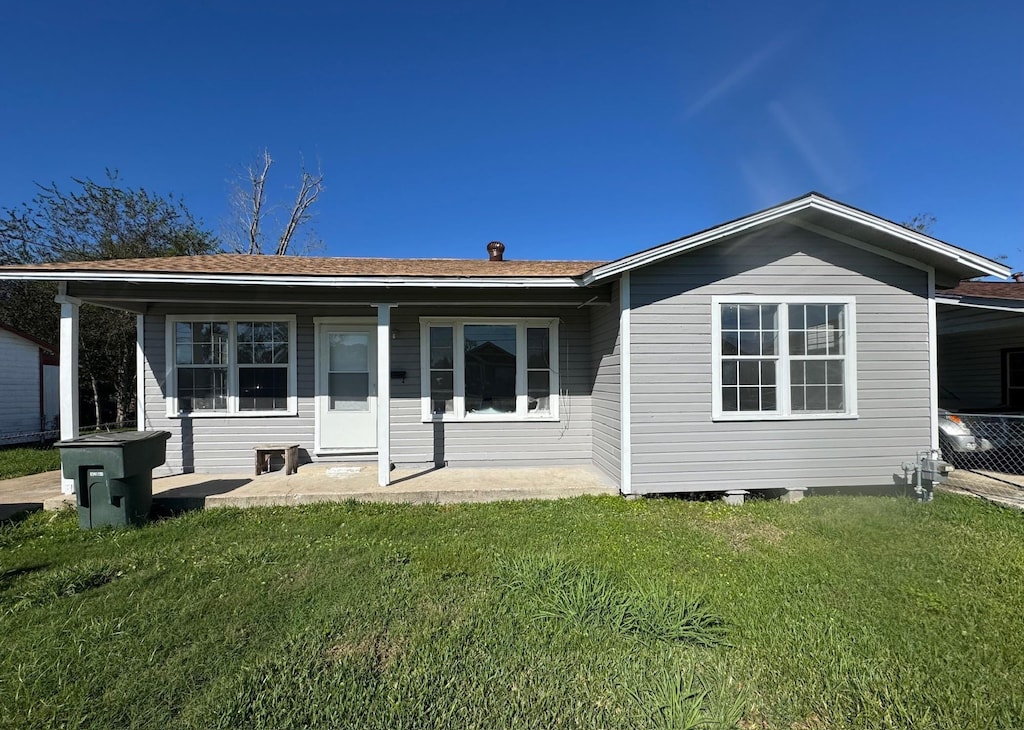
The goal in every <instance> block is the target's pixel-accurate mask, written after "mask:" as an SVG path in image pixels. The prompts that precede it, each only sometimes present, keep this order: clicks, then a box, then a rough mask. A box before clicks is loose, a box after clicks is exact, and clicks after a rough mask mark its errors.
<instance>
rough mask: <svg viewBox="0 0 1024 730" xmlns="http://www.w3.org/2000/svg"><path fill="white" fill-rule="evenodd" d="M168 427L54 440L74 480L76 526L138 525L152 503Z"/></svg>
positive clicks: (144, 517)
mask: <svg viewBox="0 0 1024 730" xmlns="http://www.w3.org/2000/svg"><path fill="white" fill-rule="evenodd" d="M170 437H171V434H170V432H168V431H134V432H125V433H96V434H90V435H89V436H81V437H79V438H76V439H69V440H67V441H59V442H57V444H56V445H57V447H58V448H59V449H60V462H61V468H62V469H63V472H64V478H65V479H73V480H74V482H75V495H76V501H77V502H78V526H79V527H81V528H82V529H83V530H88V529H90V528H93V527H101V526H103V525H111V526H113V527H124V526H126V525H141V524H143V523H144V522H145V521H146V520H147V519H148V517H149V508H150V506H151V505H152V504H153V469H154V468H156V467H158V466H160V465H161V464H163V463H164V461H165V460H166V458H167V439H169V438H170Z"/></svg>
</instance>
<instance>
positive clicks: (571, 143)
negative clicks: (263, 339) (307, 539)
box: [0, 0, 1024, 266]
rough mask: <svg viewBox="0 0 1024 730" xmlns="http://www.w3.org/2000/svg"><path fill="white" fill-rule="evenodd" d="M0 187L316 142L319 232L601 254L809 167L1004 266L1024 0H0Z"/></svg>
mask: <svg viewBox="0 0 1024 730" xmlns="http://www.w3.org/2000/svg"><path fill="white" fill-rule="evenodd" d="M5 28H6V31H7V32H5V34H4V43H3V44H0V68H2V69H3V73H2V75H0V79H2V80H0V85H2V87H0V90H2V96H0V99H2V100H3V101H2V104H3V113H2V114H0V141H2V142H0V144H2V152H0V155H2V158H0V159H2V160H3V163H2V167H0V169H2V174H0V207H11V206H14V205H16V204H18V203H21V202H24V201H27V200H28V199H30V198H31V197H32V195H33V194H34V192H35V189H34V186H33V183H35V182H44V183H45V182H50V181H56V182H57V183H59V184H64V183H67V182H68V181H69V178H71V177H72V176H75V177H93V178H95V179H101V178H102V177H103V174H104V169H105V168H108V167H110V168H117V169H118V170H120V172H121V175H122V177H123V178H124V179H125V181H126V182H127V183H128V184H130V185H133V186H140V187H146V188H149V189H152V190H154V191H156V192H159V193H175V194H177V195H181V196H183V197H184V198H185V201H186V203H187V204H188V206H189V207H190V208H191V209H192V210H193V212H194V213H196V214H197V215H198V216H200V217H202V218H203V219H204V221H205V223H206V224H207V225H208V227H210V228H212V229H214V230H215V231H218V230H220V228H221V226H222V225H223V224H224V222H225V219H226V216H227V207H228V205H227V199H228V194H229V181H230V180H231V179H232V178H233V177H234V176H235V173H236V171H237V170H238V169H240V168H241V167H242V166H243V165H244V164H246V163H247V162H249V161H250V160H252V159H253V158H254V157H255V156H256V155H257V154H258V153H259V151H260V150H261V149H263V148H264V147H266V148H268V149H269V150H270V152H271V154H272V155H273V156H274V157H275V159H276V161H277V164H276V165H275V168H274V171H273V175H274V178H273V179H272V183H273V190H272V193H273V195H274V198H275V199H276V200H279V201H284V200H285V199H286V198H287V197H288V196H290V195H292V194H293V191H292V190H291V189H289V187H288V186H291V185H294V183H295V181H296V180H297V177H298V170H299V165H300V160H301V159H303V158H304V159H305V160H306V162H307V164H311V165H315V164H316V161H317V160H319V163H320V165H321V166H322V169H323V171H324V174H325V176H326V189H325V191H324V193H323V196H322V198H321V201H320V203H319V204H318V206H317V216H316V219H315V221H314V227H315V231H316V233H317V234H318V235H319V237H320V238H321V239H323V241H324V243H325V244H326V248H325V250H324V251H323V253H326V254H330V255H349V256H380V255H387V256H453V257H483V256H485V255H486V253H485V250H484V247H485V245H486V243H487V242H488V241H490V240H492V239H500V240H502V241H504V242H505V243H506V244H507V246H508V251H507V254H506V256H507V257H508V258H517V259H525V258H567V259H606V258H615V257H618V256H621V255H624V254H627V253H630V252H632V251H635V250H637V249H640V248H644V247H647V246H651V245H654V244H657V243H661V242H663V241H666V240H670V239H673V238H677V237H680V236H683V235H686V234H688V233H691V232H693V231H696V230H699V229H702V228H706V227H708V226H712V225H715V224H717V223H720V222H723V221H725V220H729V219H731V218H735V217H738V216H742V215H745V214H747V213H750V212H753V211H754V210H757V209H760V208H763V207H767V206H770V205H773V204H775V203H779V202H782V201H783V200H786V199H789V198H792V197H796V196H798V195H801V194H803V193H805V192H807V191H809V190H817V191H820V192H822V193H824V194H826V195H828V196H830V197H834V198H837V199H839V200H842V201H843V202H846V203H849V204H851V205H854V206H857V207H860V208H864V209H867V210H869V211H871V212H873V213H877V214H878V215H881V216H883V217H886V218H890V219H894V220H906V219H909V218H910V217H911V216H913V215H915V214H918V213H931V214H933V215H935V216H936V217H937V219H938V221H937V223H936V225H935V227H934V229H933V231H932V232H933V234H934V235H936V236H937V237H939V238H942V239H944V240H947V241H950V242H952V243H956V244H958V245H961V246H964V247H967V248H971V249H973V250H976V251H979V252H981V253H984V254H986V255H990V256H997V255H1000V254H1005V255H1008V256H1009V257H1010V258H1009V262H1010V264H1011V265H1014V266H1024V251H1022V249H1024V43H1022V42H1021V35H1022V32H1024V3H1019V2H1010V1H1009V0H1006V1H1004V2H986V1H985V0H981V1H979V2H973V3H970V4H969V5H966V4H964V3H953V2H950V1H949V0H946V1H945V2H943V0H937V1H935V2H907V3H901V2H893V1H892V0H890V1H889V2H885V3H876V2H861V3H839V2H802V3H785V2H771V3H765V2H749V3H740V2H724V1H720V2H713V1H711V0H706V1H699V2H639V1H636V0H634V1H633V2H601V1H600V0H594V1H592V2H587V3H583V2H575V3H565V2H563V3H551V2H543V3H542V2H512V1H509V2H492V1H490V0H459V1H457V2H447V1H445V0H432V1H431V2H423V1H422V0H418V1H416V2H362V3H355V2H332V3H327V2H324V3H318V2H307V3H304V4H300V3H289V4H286V3H284V2H256V1H253V0H249V1H247V2H235V3H226V2H216V1H213V0H205V1H203V2H199V1H195V0H178V1H177V2H138V1H137V0H135V1H134V2H130V3H115V2H100V3H82V2H46V1H45V0H40V1H39V2H34V3H26V2H21V3H18V4H16V5H15V4H9V5H7V6H6V8H5Z"/></svg>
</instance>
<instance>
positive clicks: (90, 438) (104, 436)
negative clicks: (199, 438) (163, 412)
mask: <svg viewBox="0 0 1024 730" xmlns="http://www.w3.org/2000/svg"><path fill="white" fill-rule="evenodd" d="M170 437H171V432H170V431H122V432H120V433H108V432H106V431H103V432H99V433H90V434H88V435H86V436H79V437H78V438H74V439H68V440H67V441H58V442H57V443H56V444H54V446H56V447H58V448H61V449H75V448H86V447H89V446H124V445H126V444H132V443H138V442H139V441H147V440H149V439H164V440H165V441H166V440H167V439H169V438H170Z"/></svg>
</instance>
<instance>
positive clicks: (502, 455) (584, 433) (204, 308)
mask: <svg viewBox="0 0 1024 730" xmlns="http://www.w3.org/2000/svg"><path fill="white" fill-rule="evenodd" d="M392 301H393V299H392ZM211 310H212V308H211V306H209V305H201V304H188V305H185V304H182V305H172V304H167V305H159V306H158V307H152V308H151V311H155V312H158V313H152V314H147V315H146V316H145V333H144V334H145V355H146V362H145V402H146V407H145V425H146V428H149V429H162V430H167V431H170V432H171V434H172V436H171V439H170V440H169V442H168V445H167V464H166V465H165V466H164V467H163V468H162V469H161V470H160V473H180V472H182V471H198V472H238V471H248V470H249V469H251V468H252V446H253V444H256V443H260V442H264V441H293V442H295V443H299V444H301V446H302V448H303V449H304V450H305V451H306V452H307V456H308V458H309V459H311V460H313V461H331V460H337V459H339V458H341V457H337V456H333V457H332V456H327V457H318V456H317V455H316V454H315V453H314V446H315V444H314V439H315V401H314V395H315V392H314V377H315V363H314V336H315V335H314V323H313V319H314V317H342V316H358V317H373V316H375V315H376V310H374V309H372V308H370V307H365V306H364V307H330V306H328V305H326V304H317V305H310V306H294V305H288V306H283V307H282V306H276V307H275V306H273V305H271V304H252V305H248V306H234V305H230V306H229V305H220V306H218V307H217V308H216V309H215V310H214V313H215V312H222V313H224V314H227V315H230V314H248V313H252V314H278V315H286V314H287V315H295V316H296V345H297V362H296V368H297V370H296V374H297V394H298V415H297V416H296V415H287V416H271V417H263V416H261V417H244V416H231V417H200V418H179V417H168V416H167V405H166V401H165V389H166V353H165V349H166V339H165V338H166V316H167V315H171V314H210V313H211ZM467 314H471V315H472V316H475V317H508V316H515V317H548V318H555V317H557V318H558V319H559V320H560V323H559V365H560V384H559V385H560V391H561V394H560V400H561V408H560V418H559V420H558V421H557V422H547V423H543V422H507V421H506V422H496V423H443V424H434V423H423V422H422V416H421V405H420V396H421V394H420V355H419V349H420V325H419V318H420V317H423V316H435V317H444V316H466V315H467ZM392 328H393V330H394V332H395V339H393V340H391V343H390V345H391V370H392V372H396V371H397V372H404V381H403V379H402V378H400V377H396V378H392V380H391V391H392V392H391V397H392V400H391V457H392V460H393V461H394V462H395V463H398V464H410V465H413V464H417V465H418V464H423V465H430V464H435V463H449V464H460V465H518V466H543V465H577V464H589V463H591V403H590V401H591V396H590V394H591V389H592V385H593V373H592V368H591V356H590V328H589V312H588V310H587V309H577V308H576V307H575V306H574V307H572V308H567V307H564V306H557V307H556V306H537V307H518V308H516V309H515V310H513V311H510V310H509V308H508V307H495V308H487V307H482V306H476V305H474V306H473V307H472V308H471V309H470V310H467V308H465V307H453V306H436V307H424V306H422V305H415V306H402V305H401V304H399V305H398V306H397V307H396V308H394V309H393V310H392Z"/></svg>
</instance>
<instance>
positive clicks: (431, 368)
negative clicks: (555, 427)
mask: <svg viewBox="0 0 1024 730" xmlns="http://www.w3.org/2000/svg"><path fill="white" fill-rule="evenodd" d="M421 325H422V330H423V331H422V348H423V363H422V368H423V418H424V420H446V421H447V420H520V419H526V420H530V419H535V420H557V419H558V375H557V363H556V353H557V351H558V348H557V342H558V323H557V320H510V319H488V320H452V319H424V320H421Z"/></svg>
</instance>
